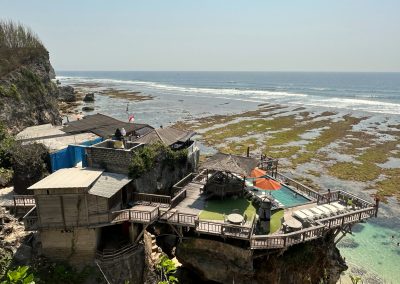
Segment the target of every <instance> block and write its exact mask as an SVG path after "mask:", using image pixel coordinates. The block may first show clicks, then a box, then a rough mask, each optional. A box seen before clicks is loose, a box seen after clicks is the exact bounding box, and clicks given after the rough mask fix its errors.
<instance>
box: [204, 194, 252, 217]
mask: <svg viewBox="0 0 400 284" xmlns="http://www.w3.org/2000/svg"><path fill="white" fill-rule="evenodd" d="M234 209H238V210H239V214H241V215H244V214H246V215H247V220H248V221H250V220H253V218H254V216H255V214H256V209H255V208H254V206H253V204H251V202H250V201H248V200H247V199H245V198H238V199H233V198H229V199H225V200H208V201H207V203H206V206H205V208H204V210H203V211H201V213H200V215H199V218H200V220H215V221H224V214H225V215H229V214H231V213H232V210H234Z"/></svg>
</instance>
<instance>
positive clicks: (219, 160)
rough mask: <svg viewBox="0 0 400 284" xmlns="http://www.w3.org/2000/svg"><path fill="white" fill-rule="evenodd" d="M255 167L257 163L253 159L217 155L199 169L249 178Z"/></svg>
mask: <svg viewBox="0 0 400 284" xmlns="http://www.w3.org/2000/svg"><path fill="white" fill-rule="evenodd" d="M257 165H258V161H257V160H256V159H254V158H249V157H242V156H236V155H230V154H223V153H217V154H215V155H214V156H212V157H210V158H209V159H208V160H207V161H205V162H204V163H202V164H201V165H200V168H201V169H208V170H215V171H220V172H230V173H235V174H239V175H243V176H249V175H250V173H251V171H252V170H253V169H254V168H255V167H257Z"/></svg>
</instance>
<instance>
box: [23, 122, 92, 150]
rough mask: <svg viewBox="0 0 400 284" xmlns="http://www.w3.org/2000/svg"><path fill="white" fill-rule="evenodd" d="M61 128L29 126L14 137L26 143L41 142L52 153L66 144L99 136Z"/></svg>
mask: <svg viewBox="0 0 400 284" xmlns="http://www.w3.org/2000/svg"><path fill="white" fill-rule="evenodd" d="M61 129H62V126H57V125H55V126H54V125H51V124H44V125H37V126H31V127H27V128H25V129H24V130H23V131H21V132H20V133H18V134H17V137H16V139H17V140H19V141H22V142H23V143H26V144H29V143H32V142H37V143H42V144H44V145H45V146H46V147H47V148H49V150H50V152H51V153H53V152H57V151H59V150H62V149H65V148H67V147H68V145H80V144H82V143H84V142H87V141H93V140H95V139H97V138H99V136H97V135H96V134H93V133H77V134H69V133H65V132H64V131H62V130H61Z"/></svg>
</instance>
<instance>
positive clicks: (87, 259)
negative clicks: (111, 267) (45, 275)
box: [39, 228, 98, 265]
mask: <svg viewBox="0 0 400 284" xmlns="http://www.w3.org/2000/svg"><path fill="white" fill-rule="evenodd" d="M97 234H98V232H97V229H86V228H74V229H72V230H67V231H66V230H54V229H42V230H41V231H40V234H39V237H40V241H41V244H42V251H41V252H42V254H43V255H44V256H46V257H49V258H51V259H54V260H63V261H68V262H70V263H71V264H73V265H74V264H86V263H93V261H94V258H95V254H96V246H97Z"/></svg>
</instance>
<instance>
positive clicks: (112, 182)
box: [88, 172, 131, 198]
mask: <svg viewBox="0 0 400 284" xmlns="http://www.w3.org/2000/svg"><path fill="white" fill-rule="evenodd" d="M130 181H131V179H130V178H128V176H126V175H121V174H115V173H108V172H104V173H103V174H102V175H101V176H100V177H99V179H98V180H97V181H96V183H95V184H94V185H93V186H92V188H91V189H89V192H88V193H89V194H92V195H96V196H101V197H105V198H110V197H111V196H113V195H114V194H115V193H117V192H118V191H119V190H120V189H121V188H123V187H124V186H125V185H127V184H128V183H129V182H130Z"/></svg>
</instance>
